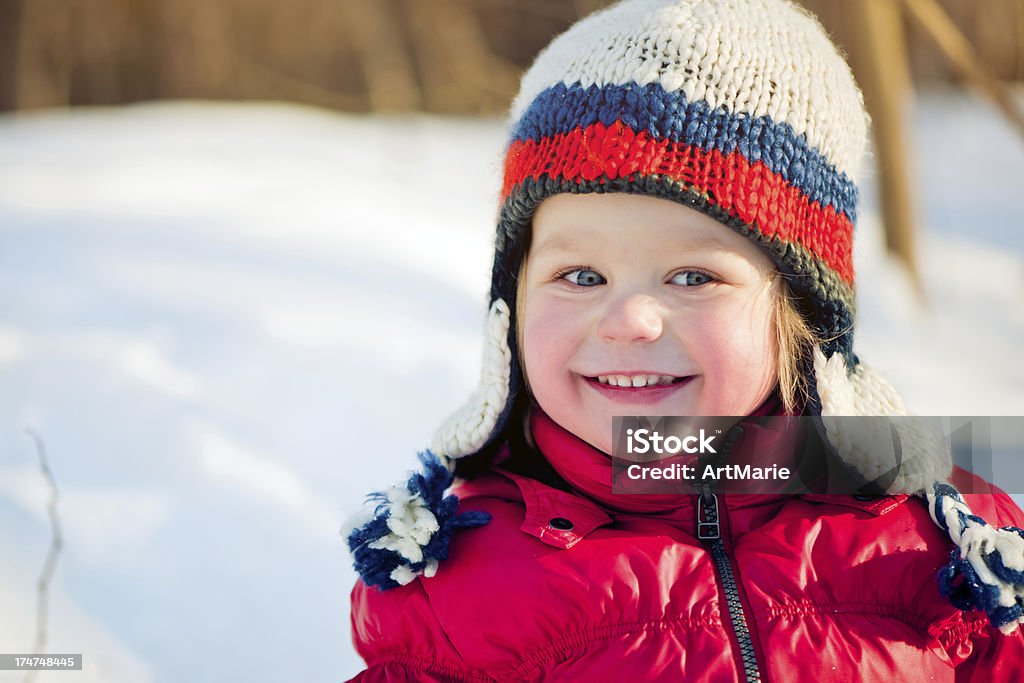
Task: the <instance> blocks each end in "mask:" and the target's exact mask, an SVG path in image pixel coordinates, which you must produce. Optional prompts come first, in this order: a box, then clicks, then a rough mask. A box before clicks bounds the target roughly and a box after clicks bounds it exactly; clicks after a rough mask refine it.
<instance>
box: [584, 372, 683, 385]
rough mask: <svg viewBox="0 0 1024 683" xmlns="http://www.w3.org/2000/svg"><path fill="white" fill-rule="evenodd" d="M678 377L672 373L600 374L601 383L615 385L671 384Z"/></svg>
mask: <svg viewBox="0 0 1024 683" xmlns="http://www.w3.org/2000/svg"><path fill="white" fill-rule="evenodd" d="M674 379H676V378H675V377H673V376H672V375H598V376H597V381H598V382H600V383H601V384H610V385H612V386H613V387H646V386H651V385H655V384H671V383H672V381H673V380H674Z"/></svg>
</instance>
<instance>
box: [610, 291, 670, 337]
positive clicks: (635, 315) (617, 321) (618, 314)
mask: <svg viewBox="0 0 1024 683" xmlns="http://www.w3.org/2000/svg"><path fill="white" fill-rule="evenodd" d="M661 331H662V315H661V310H660V309H659V305H658V302H657V301H656V300H655V299H654V298H653V297H650V296H646V295H639V294H638V295H634V296H629V297H624V298H622V299H620V300H618V301H616V302H613V303H611V304H610V306H609V308H608V310H607V311H606V313H605V315H604V316H603V317H602V318H601V320H600V322H599V323H598V326H597V333H598V334H599V335H600V336H601V337H602V338H603V339H607V340H609V341H654V340H655V339H657V338H658V337H660V336H661Z"/></svg>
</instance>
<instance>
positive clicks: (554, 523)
mask: <svg viewBox="0 0 1024 683" xmlns="http://www.w3.org/2000/svg"><path fill="white" fill-rule="evenodd" d="M548 526H549V527H551V528H552V529H559V530H561V531H569V530H570V529H572V522H570V521H569V520H567V519H566V518H565V517H553V518H552V519H551V521H550V522H548Z"/></svg>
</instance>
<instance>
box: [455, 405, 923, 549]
mask: <svg viewBox="0 0 1024 683" xmlns="http://www.w3.org/2000/svg"><path fill="white" fill-rule="evenodd" d="M765 414H770V413H765ZM529 420H530V428H531V432H532V435H533V438H534V440H535V442H536V445H537V447H538V449H539V451H540V453H541V454H542V455H543V456H544V457H545V458H546V459H547V461H548V462H549V463H550V464H551V465H552V466H553V467H554V468H555V470H556V471H557V472H558V473H559V474H560V475H561V476H562V477H563V478H564V479H565V480H566V482H567V483H568V484H569V485H570V486H571V490H569V491H565V490H561V489H559V488H556V487H554V486H550V485H548V484H546V483H544V482H541V481H539V480H538V479H535V478H533V477H528V476H524V475H521V474H516V473H513V472H510V471H507V470H504V469H500V468H499V469H497V470H496V473H498V474H500V475H502V476H503V477H505V478H506V481H508V480H511V482H512V483H514V484H515V488H516V489H517V490H518V491H517V492H518V496H516V497H521V498H522V501H523V504H524V505H525V508H526V513H525V516H524V520H523V523H522V526H521V530H522V531H523V532H524V533H527V534H530V535H531V536H534V537H536V538H538V539H539V540H540V541H542V542H544V543H545V544H547V545H549V546H552V547H555V548H561V549H567V548H571V547H572V546H573V545H575V544H576V543H578V542H579V541H580V540H582V539H583V538H584V537H586V536H587V535H588V534H590V533H591V532H593V531H594V530H595V529H598V528H600V527H602V526H606V525H609V524H613V523H615V522H616V521H618V520H621V519H623V518H625V517H635V516H636V515H645V516H650V517H653V518H657V519H661V520H664V521H666V522H668V523H671V524H672V525H673V526H677V527H679V528H690V527H691V526H693V525H694V523H695V521H694V510H695V508H694V502H693V501H694V497H693V496H692V495H686V494H618V493H612V492H611V477H612V467H611V460H610V458H609V457H608V456H607V455H606V454H604V453H603V452H601V451H599V450H598V449H596V448H594V447H593V446H591V445H590V444H588V443H586V442H585V441H583V440H582V439H580V438H579V437H577V436H575V435H574V434H572V433H571V432H569V431H567V430H565V429H564V428H562V427H561V426H560V425H558V424H557V423H555V422H554V420H552V419H551V418H550V417H549V416H547V415H546V414H545V413H544V412H543V411H541V410H540V409H539V408H536V407H535V408H534V409H533V411H532V412H531V414H530V416H529ZM790 436H792V435H785V434H783V435H779V438H782V437H786V438H788V437H790ZM760 443H763V441H760ZM506 448H507V446H506ZM741 454H742V451H741ZM499 460H500V459H499ZM471 488H475V487H472V486H471ZM509 493H510V494H511V493H512V491H509ZM513 495H514V494H513ZM794 498H801V499H802V500H804V501H805V502H808V503H812V504H815V505H823V506H827V505H837V506H840V507H843V508H847V509H852V510H856V511H860V512H863V513H867V514H869V515H872V516H880V515H883V514H886V513H887V512H889V511H891V510H893V509H895V508H896V507H897V506H899V505H900V504H902V503H903V502H905V501H906V500H907V498H909V496H908V495H906V494H900V495H895V496H845V495H827V494H803V495H800V496H794V495H792V494H725V495H722V496H720V504H724V505H726V506H727V507H728V509H729V510H730V511H731V512H733V511H739V510H743V509H745V508H754V507H763V506H768V507H778V508H781V507H782V506H783V505H785V504H786V503H787V502H789V501H791V500H793V499H794Z"/></svg>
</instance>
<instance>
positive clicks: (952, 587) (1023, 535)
mask: <svg viewBox="0 0 1024 683" xmlns="http://www.w3.org/2000/svg"><path fill="white" fill-rule="evenodd" d="M925 498H926V499H927V500H928V511H929V513H930V514H931V517H932V520H933V521H934V522H935V523H936V524H937V525H938V526H939V527H940V528H942V529H944V530H945V531H946V532H947V533H948V534H949V537H950V538H951V539H952V540H953V543H954V544H956V548H954V549H953V552H952V553H951V555H950V560H949V563H948V564H946V565H945V566H944V567H943V568H942V569H941V570H940V571H939V587H940V589H941V590H942V594H943V595H945V596H946V597H947V598H949V600H950V602H952V603H953V604H954V605H955V606H956V607H958V608H959V609H961V610H965V611H967V610H974V609H979V610H982V611H984V612H985V614H986V615H988V619H989V621H990V622H992V625H993V626H995V627H997V628H998V629H999V630H1000V631H1002V632H1003V633H1005V634H1006V635H1009V634H1011V633H1013V632H1014V631H1015V630H1016V629H1017V628H1018V626H1019V624H1021V623H1024V530H1021V529H1018V528H1017V527H1012V526H1005V527H1001V528H998V529H997V528H995V527H993V526H991V525H990V524H988V523H987V522H986V521H985V520H984V519H982V518H981V517H979V516H978V515H975V514H974V513H972V512H971V509H970V508H969V507H968V506H967V504H966V503H965V502H964V499H963V497H962V496H961V495H960V492H959V491H957V490H956V488H954V487H953V486H950V485H949V484H943V483H935V484H933V485H932V489H931V492H928V493H926V495H925Z"/></svg>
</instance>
